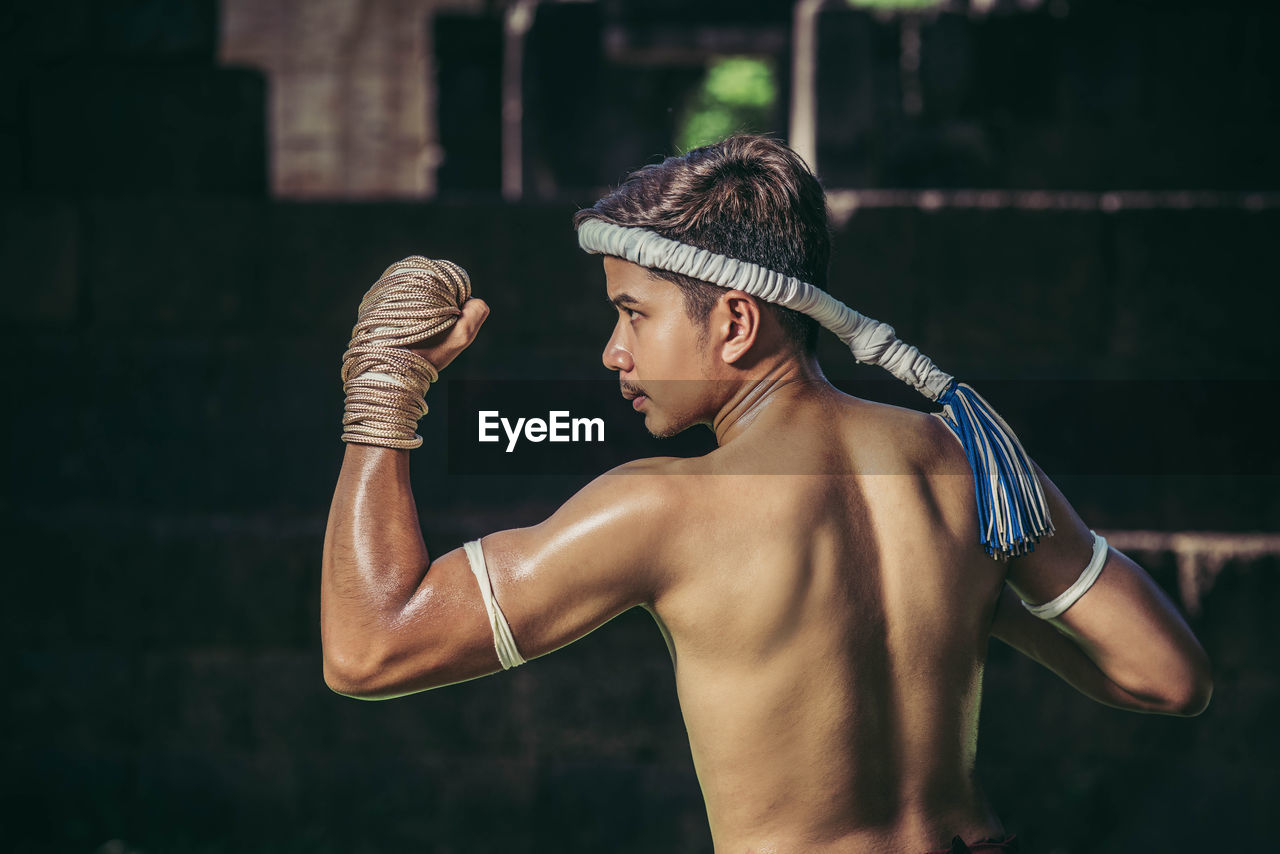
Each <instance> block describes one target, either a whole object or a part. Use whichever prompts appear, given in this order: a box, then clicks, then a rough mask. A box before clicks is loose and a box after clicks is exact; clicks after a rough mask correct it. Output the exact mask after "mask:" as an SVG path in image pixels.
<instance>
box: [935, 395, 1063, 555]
mask: <svg viewBox="0 0 1280 854" xmlns="http://www.w3.org/2000/svg"><path fill="white" fill-rule="evenodd" d="M938 402H939V403H941V404H942V407H943V409H942V413H941V415H942V419H943V421H945V422H946V423H947V426H948V427H950V428H951V432H953V433H955V435H956V438H957V439H959V440H960V444H961V445H962V446H963V447H964V452H965V456H967V457H968V458H969V468H971V469H972V470H973V487H974V492H975V493H976V494H977V498H978V529H979V534H978V538H979V542H980V543H981V544H982V547H983V548H985V549H986V550H987V554H989V555H991V556H992V557H1013V556H1015V555H1020V554H1025V553H1027V552H1030V551H1033V550H1034V549H1035V544H1036V543H1037V542H1039V540H1040V538H1041V537H1046V536H1049V535H1051V534H1053V522H1052V521H1051V520H1050V519H1049V507H1048V503H1047V502H1046V501H1045V497H1044V491H1043V490H1041V488H1040V481H1039V479H1038V478H1037V477H1036V473H1035V469H1034V468H1033V467H1032V465H1031V459H1030V458H1029V457H1028V456H1027V452H1026V451H1024V450H1023V449H1022V443H1021V442H1019V441H1018V437H1017V436H1016V435H1014V432H1013V430H1012V429H1010V427H1009V425H1008V424H1006V423H1005V422H1004V419H1003V418H1001V417H1000V416H999V415H998V414H996V411H995V410H994V409H992V408H991V404H989V403H987V402H986V401H985V400H983V398H982V395H980V394H978V393H977V392H976V391H974V390H973V389H972V388H971V387H970V386H969V385H968V384H967V383H956V382H952V383H951V385H950V386H948V387H947V390H946V391H944V392H943V393H942V395H941V396H939V398H938Z"/></svg>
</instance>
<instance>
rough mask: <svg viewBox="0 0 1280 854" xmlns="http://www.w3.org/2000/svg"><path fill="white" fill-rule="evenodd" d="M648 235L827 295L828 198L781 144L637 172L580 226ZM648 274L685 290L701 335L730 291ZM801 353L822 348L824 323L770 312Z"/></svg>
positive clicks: (727, 149) (736, 147) (739, 144)
mask: <svg viewBox="0 0 1280 854" xmlns="http://www.w3.org/2000/svg"><path fill="white" fill-rule="evenodd" d="M588 219H600V220H604V221H605V222H609V223H613V224H614V225H622V226H632V227H639V228H647V229H649V230H651V231H655V232H657V233H658V234H660V235H662V236H663V237H666V238H668V239H670V240H678V241H680V242H681V243H688V244H690V245H693V246H697V247H698V248H700V249H707V250H710V251H712V252H716V253H718V254H720V255H727V256H729V257H730V258H737V259H739V260H741V261H750V262H752V263H754V264H759V265H760V266H762V267H765V268H768V269H770V270H777V271H778V272H779V273H783V274H785V275H788V276H795V277H796V278H797V279H800V280H802V281H805V282H809V283H811V284H813V285H816V286H817V287H820V288H824V289H825V288H826V286H827V265H828V262H829V260H830V258H831V232H830V231H829V230H828V226H827V205H826V196H825V195H824V194H823V191H822V186H821V185H820V184H819V183H818V179H817V178H815V177H814V176H813V173H812V172H810V171H809V167H808V166H806V165H805V162H804V161H803V160H801V159H800V157H799V155H797V154H796V153H795V152H794V151H792V150H791V149H790V148H788V147H787V146H785V145H783V144H782V143H781V142H778V141H777V140H774V139H770V138H768V137H764V136H753V135H746V134H740V135H737V136H731V137H729V138H728V139H725V140H723V141H721V142H717V143H714V144H712V145H704V146H702V147H701V148H695V149H693V150H692V151H690V152H688V153H687V154H684V155H682V156H680V157H668V158H667V159H666V160H663V161H662V162H661V163H656V164H652V165H649V166H645V167H643V168H641V169H638V170H636V171H635V172H632V173H631V174H630V175H628V176H627V179H626V180H625V181H623V182H622V184H621V185H620V186H619V187H618V188H617V189H615V190H614V191H613V192H611V193H609V195H607V196H605V197H604V198H602V199H601V200H600V201H598V202H596V203H595V205H593V206H592V207H590V208H585V209H583V210H580V211H578V212H577V213H576V214H575V215H574V217H573V224H574V226H575V227H577V226H579V225H581V224H582V223H583V222H585V221H586V220H588ZM650 273H651V274H652V275H654V276H657V277H658V278H660V279H664V280H666V281H668V282H671V283H672V284H674V285H676V286H677V287H678V288H680V292H681V295H682V296H683V298H684V306H685V311H686V312H688V314H689V318H690V319H691V320H692V321H693V322H694V324H695V325H697V326H698V327H699V328H700V329H703V330H705V328H706V324H707V318H708V317H709V316H710V314H711V308H712V306H714V305H715V303H716V300H718V299H719V298H720V295H721V294H723V293H724V288H721V287H719V286H717V285H712V284H709V283H707V282H704V281H701V280H700V279H693V278H690V277H688V276H683V275H680V274H679V273H671V272H668V271H666V270H650ZM764 304H765V305H766V306H767V308H768V309H770V310H772V311H773V312H774V316H775V317H777V319H778V322H779V324H780V325H781V326H782V329H783V332H784V333H785V334H786V337H787V340H788V342H790V343H791V344H792V345H793V346H794V347H795V348H796V350H797V351H798V352H801V353H805V354H811V353H813V352H814V351H815V350H816V349H817V346H818V322H817V321H816V320H814V319H813V318H811V317H809V316H808V315H805V314H801V313H800V312H797V311H792V310H791V309H788V308H783V307H782V306H778V305H774V304H772V303H764Z"/></svg>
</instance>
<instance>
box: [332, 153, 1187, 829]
mask: <svg viewBox="0 0 1280 854" xmlns="http://www.w3.org/2000/svg"><path fill="white" fill-rule="evenodd" d="M595 218H599V219H605V220H608V221H612V222H615V223H620V224H622V225H627V226H639V227H643V228H650V229H653V230H656V231H660V232H662V233H664V234H665V235H666V236H668V237H672V238H673V239H677V240H682V241H684V242H686V243H689V244H693V245H696V246H699V247H706V248H708V249H711V250H712V251H715V252H719V253H722V254H725V255H728V256H730V257H736V258H745V259H746V260H750V261H753V262H755V263H757V264H760V265H762V266H764V267H768V268H770V269H775V270H781V271H783V272H784V273H786V274H787V275H792V276H798V277H801V278H803V279H804V280H806V281H810V282H814V283H815V284H818V285H822V284H823V283H824V282H825V276H826V264H827V256H828V252H829V238H828V232H827V224H826V212H825V204H824V201H823V196H822V190H821V188H820V187H819V185H818V184H817V181H816V179H814V178H813V176H812V175H811V174H810V173H809V172H808V170H807V169H806V168H805V167H804V165H803V163H802V162H801V161H799V159H798V158H796V157H795V156H794V155H793V154H792V153H791V152H790V151H789V150H788V149H786V148H785V147H784V146H782V145H781V144H779V143H776V142H773V141H771V140H767V139H762V138H758V137H738V138H733V139H730V140H728V141H726V142H724V143H721V144H718V145H716V146H711V147H708V148H706V149H702V150H698V151H695V152H691V153H690V154H688V155H685V156H684V157H682V158H670V159H669V160H668V161H667V162H665V163H663V164H661V165H660V166H651V167H647V168H646V169H645V170H641V171H640V172H639V173H636V175H633V176H632V177H631V178H630V179H629V180H628V181H627V182H626V183H624V185H623V186H622V187H620V188H619V189H618V190H616V191H615V192H614V193H613V194H611V195H610V196H608V197H606V198H605V199H603V200H601V202H599V203H597V205H596V207H595V208H593V209H591V210H589V211H583V212H580V213H579V218H578V222H579V224H581V223H582V222H585V221H587V220H591V219H595ZM603 263H604V272H605V278H606V290H607V296H608V299H609V300H610V301H611V302H612V303H613V304H614V305H615V306H616V309H617V322H616V325H615V327H614V329H613V332H612V335H611V336H610V337H609V339H608V342H607V344H606V345H605V348H604V353H603V360H604V364H605V366H606V367H607V368H609V369H610V370H613V371H616V372H617V373H618V376H619V382H620V385H621V390H622V393H623V394H624V395H625V396H627V397H629V398H632V399H633V402H634V407H635V409H636V410H638V411H639V412H640V413H642V414H643V417H644V421H645V424H646V426H647V428H648V429H649V430H650V432H652V433H654V434H655V435H672V434H675V433H677V432H679V431H681V430H684V429H687V428H689V427H691V426H693V425H695V424H705V425H708V426H709V427H710V428H711V429H712V430H713V431H714V432H715V436H716V440H717V445H718V447H717V448H716V450H714V451H713V452H711V453H709V454H707V455H706V456H704V457H699V458H696V459H678V458H657V459H647V460H640V461H637V462H634V463H630V464H627V465H624V466H621V467H620V468H618V469H615V470H613V471H611V472H609V473H607V474H605V475H603V476H601V477H599V478H597V479H596V480H595V481H593V482H592V483H590V484H589V485H588V486H586V487H585V488H583V489H582V491H580V492H579V493H578V494H576V495H574V496H573V497H572V498H571V499H569V500H568V501H567V502H566V503H565V504H564V505H563V506H562V507H561V508H560V509H559V510H558V511H557V512H556V513H555V514H554V515H553V516H551V517H550V518H549V519H547V520H546V521H545V522H543V523H542V524H540V525H536V526H534V527H531V528H524V529H519V530H510V531H502V532H499V533H495V534H490V535H488V536H486V537H484V538H483V540H482V541H481V550H482V551H481V554H480V555H479V559H480V562H481V564H482V565H483V564H486V563H487V572H488V576H489V578H488V581H489V584H490V585H491V588H490V589H491V593H492V596H493V597H494V598H495V599H496V603H497V611H498V612H499V613H500V614H502V615H505V623H506V625H507V626H509V631H510V637H511V638H512V639H514V643H515V647H516V649H517V651H518V656H522V657H523V658H524V659H532V658H535V657H538V656H541V655H545V654H547V653H549V652H551V651H553V650H556V649H558V648H560V647H562V646H564V645H566V644H568V643H571V642H572V641H574V640H576V639H578V638H580V637H582V636H583V635H585V634H586V633H588V632H590V631H591V630H592V629H595V628H596V627H598V626H599V625H601V624H602V623H604V622H606V621H607V620H609V619H611V618H613V617H615V616H617V615H618V614H620V613H622V612H623V611H626V610H627V609H629V608H632V607H634V606H637V605H639V606H641V607H643V608H645V609H646V610H648V611H649V612H650V613H651V614H652V615H653V618H654V620H655V622H656V623H657V625H658V627H659V629H660V630H661V631H662V634H663V635H664V637H665V638H666V641H667V644H668V647H669V649H670V651H671V657H672V660H673V662H674V666H675V675H676V685H677V689H678V692H679V699H680V706H681V710H682V712H683V716H684V721H685V724H686V727H687V729H688V733H689V741H690V745H691V748H692V754H693V760H694V766H695V768H696V770H697V774H698V779H699V782H700V784H701V787H702V791H703V795H704V798H705V801H706V807H707V815H708V819H709V822H710V827H711V833H712V837H713V840H714V843H715V850H716V852H717V854H741V852H758V853H759V854H764V852H772V854H793V852H798V853H799V854H827V852H830V854H836V852H840V854H854V852H912V854H920V852H926V851H931V850H935V849H946V850H952V849H950V848H947V846H949V845H951V844H952V841H953V839H954V838H955V837H957V836H958V837H960V838H961V840H964V841H967V842H968V843H969V844H970V845H971V846H972V850H974V851H996V850H1015V849H1014V846H1015V845H1016V842H1014V841H1012V840H1011V839H1009V838H1007V837H1006V836H1005V829H1004V828H1003V827H1002V826H1001V823H1000V821H999V819H998V818H997V817H996V815H995V814H994V813H993V812H992V810H991V809H990V807H989V806H988V804H987V802H986V800H985V798H984V796H983V793H982V791H981V789H980V787H979V786H978V784H977V782H976V781H975V780H974V776H973V768H974V754H975V750H976V739H977V732H978V710H979V706H980V703H981V692H982V673H983V664H984V660H985V657H986V649H987V642H988V638H989V637H991V636H995V637H998V638H1001V639H1002V640H1004V641H1006V642H1007V643H1009V644H1011V645H1013V646H1015V647H1016V648H1018V649H1020V650H1022V651H1023V652H1025V653H1026V654H1028V655H1029V656H1031V657H1032V658H1034V659H1036V660H1038V661H1040V662H1041V663H1043V664H1044V665H1045V666H1047V667H1049V668H1051V669H1053V670H1054V671H1055V672H1057V673H1058V674H1060V675H1061V676H1062V677H1063V678H1064V679H1066V680H1067V681H1068V682H1069V683H1070V684H1072V685H1073V686H1075V687H1076V688H1077V689H1079V690H1080V691H1082V692H1083V693H1085V694H1086V695H1088V696H1090V697H1092V698H1094V699H1096V700H1098V701H1099V702H1102V703H1106V704H1108V705H1112V706H1117V707H1120V708H1127V709H1133V710H1137V711H1143V712H1155V713H1160V714H1170V715H1195V714H1198V713H1199V712H1200V711H1201V710H1203V709H1204V707H1205V705H1206V704H1207V702H1208V698H1209V694H1210V691H1211V687H1210V684H1211V683H1210V679H1209V675H1208V673H1209V670H1208V662H1207V659H1206V657H1205V654H1204V652H1203V650H1202V649H1201V647H1200V645H1199V644H1198V643H1197V641H1196V639H1195V638H1194V636H1193V635H1192V633H1191V632H1190V630H1189V629H1188V627H1187V625H1186V623H1185V622H1184V621H1183V620H1182V618H1181V617H1180V616H1179V614H1178V612H1177V610H1176V609H1175V607H1174V606H1173V605H1172V604H1171V603H1170V601H1169V600H1168V599H1167V598H1166V597H1165V595H1164V594H1163V593H1162V592H1161V591H1160V589H1159V588H1158V587H1157V586H1156V585H1155V584H1154V583H1153V582H1152V580H1151V579H1150V578H1149V576H1148V575H1147V574H1146V573H1145V572H1144V571H1143V570H1142V569H1141V568H1140V567H1138V566H1137V565H1136V564H1134V563H1133V562H1132V561H1131V560H1129V559H1128V558H1127V557H1125V556H1124V555H1123V554H1121V553H1119V552H1117V551H1115V550H1114V549H1110V550H1109V551H1106V552H1103V551H1099V552H1098V554H1099V555H1105V563H1104V564H1102V567H1103V568H1102V571H1101V574H1100V575H1099V576H1097V578H1096V581H1095V582H1094V583H1093V585H1092V587H1090V588H1089V589H1088V591H1087V592H1086V593H1085V594H1084V595H1083V596H1082V597H1081V598H1079V599H1078V601H1076V602H1075V604H1073V605H1071V606H1070V608H1069V609H1068V610H1066V611H1065V613H1062V614H1061V615H1059V616H1057V617H1055V618H1053V619H1040V618H1037V617H1036V616H1033V614H1032V613H1031V612H1029V610H1028V609H1027V608H1024V607H1023V604H1022V603H1021V602H1019V599H1022V600H1024V601H1025V602H1028V603H1045V602H1047V601H1049V600H1053V599H1054V598H1055V597H1058V596H1059V594H1062V593H1063V592H1064V591H1065V590H1067V589H1068V588H1069V587H1071V586H1072V585H1073V583H1075V582H1076V580H1077V578H1078V577H1079V576H1081V571H1082V569H1083V568H1084V567H1085V566H1086V565H1087V564H1090V562H1091V557H1092V555H1093V538H1092V536H1091V533H1090V531H1089V528H1088V527H1087V526H1086V525H1085V523H1084V522H1082V521H1081V519H1080V518H1079V516H1078V515H1077V514H1076V512H1075V511H1074V510H1073V509H1072V507H1071V506H1070V504H1068V503H1067V501H1066V500H1065V499H1064V498H1063V496H1062V495H1061V493H1060V492H1059V491H1058V490H1057V489H1056V488H1055V487H1054V485H1053V484H1052V483H1051V482H1050V481H1049V479H1048V478H1047V477H1045V476H1044V474H1043V473H1042V472H1039V477H1040V479H1041V483H1042V485H1043V488H1044V492H1045V496H1046V498H1047V502H1048V506H1049V509H1050V512H1051V514H1052V519H1053V522H1054V525H1055V526H1056V529H1057V532H1056V534H1055V535H1054V536H1052V537H1048V538H1046V539H1044V540H1043V541H1042V542H1040V543H1039V545H1038V546H1037V547H1036V549H1035V550H1034V552H1032V553H1030V554H1024V555H1020V556H1018V557H1014V558H1012V559H1009V560H993V559H992V558H991V557H990V556H989V555H988V554H987V553H986V552H985V551H984V550H983V548H982V547H981V546H979V545H978V544H977V542H976V539H975V536H974V534H975V531H976V530H977V529H978V525H979V522H978V516H977V510H976V509H975V495H974V479H973V475H972V472H971V470H970V468H969V462H968V460H967V458H966V456H965V454H964V451H963V450H962V448H961V445H960V443H959V442H958V441H957V439H956V437H955V435H953V433H952V432H951V430H950V429H949V428H948V427H947V425H946V424H945V423H944V422H943V421H942V420H940V419H939V418H936V417H934V416H933V415H929V414H923V413H919V412H915V411H912V410H907V409H901V408H897V407H892V406H886V405H881V404H877V403H872V402H869V401H865V400H860V399H858V398H855V397H851V396H849V395H846V394H843V393H841V392H839V391H837V390H836V389H835V388H833V387H832V386H831V385H830V384H829V383H828V382H827V380H826V379H825V378H824V377H823V374H822V371H821V370H820V368H819V366H818V363H817V361H816V359H815V358H814V346H813V344H814V340H813V339H814V334H815V332H816V330H815V328H814V326H813V324H812V323H811V322H809V321H808V319H807V318H805V317H804V316H803V315H799V314H797V313H795V312H790V311H788V310H786V309H781V308H779V307H777V306H774V305H771V304H770V303H768V302H765V301H763V300H760V299H757V298H755V297H753V296H751V295H750V294H748V293H746V292H745V291H743V290H737V289H724V288H718V287H715V286H712V285H707V284H705V283H699V282H689V281H687V280H682V278H681V277H680V276H678V275H673V274H670V273H668V272H665V271H662V270H650V269H646V268H644V267H641V266H638V265H636V264H634V263H631V262H630V261H627V260H624V259H622V258H618V257H610V256H606V257H605V258H604V261H603ZM487 314H488V308H487V306H485V304H484V303H483V302H481V301H480V300H479V299H471V300H469V301H468V302H467V303H466V304H465V305H464V306H463V311H462V315H461V317H460V318H459V320H458V322H457V324H456V325H455V326H454V327H453V328H452V329H451V330H449V331H448V332H447V333H441V334H440V335H437V336H434V337H433V338H431V339H429V340H427V341H426V342H423V343H422V344H420V345H417V346H416V347H415V349H414V351H415V352H417V353H419V354H420V355H423V356H425V357H426V358H427V359H429V360H430V361H431V362H432V363H433V364H434V365H436V366H437V367H443V366H445V365H447V364H448V363H449V362H450V361H451V360H452V359H453V358H455V357H456V356H457V355H458V354H459V353H460V352H462V350H464V349H465V348H466V347H467V345H469V344H470V343H471V341H473V340H474V338H475V337H476V335H477V333H478V331H479V329H480V326H481V324H482V323H483V321H484V319H485V317H486V315H487ZM1037 471H1038V469H1037ZM673 475H685V476H682V477H681V476H673ZM447 500H448V498H447V496H440V497H439V501H441V502H444V501H447ZM475 557H476V556H475V555H473V559H472V560H470V561H469V559H468V555H467V554H466V552H465V551H464V550H462V549H458V550H455V551H452V552H449V553H448V554H445V555H443V556H441V557H438V558H436V559H435V560H432V559H431V558H430V557H429V556H428V555H427V552H426V549H425V547H424V544H423V540H422V536H421V533H420V530H419V521H418V514H417V509H416V507H415V504H414V499H413V495H412V492H411V490H410V482H409V454H408V452H407V451H405V450H393V449H388V448H382V447H373V446H369V445H363V444H355V443H352V444H349V445H348V446H347V450H346V457H345V459H344V461H343V466H342V472H341V475H340V477H339V481H338V485H337V491H336V493H335V495H334V499H333V505H332V509H331V511H330V516H329V525H328V531H327V534H326V538H325V550H324V566H323V587H322V592H323V601H322V632H323V643H324V666H325V679H326V681H327V683H328V684H329V686H330V687H331V688H332V689H333V690H335V691H337V692H339V693H341V694H346V695H350V696H354V697H362V698H368V699H377V698H387V697H394V696H399V695H403V694H408V693H412V692H416V691H423V690H426V689H429V688H435V687H438V686H443V685H448V684H450V683H454V682H459V681H462V680H466V679H473V678H476V677H478V676H483V675H486V674H490V673H494V672H495V671H497V670H498V669H499V667H500V659H499V654H498V653H497V652H495V645H496V641H495V635H496V633H498V629H497V628H495V625H496V624H495V623H494V622H493V621H492V618H491V615H490V612H489V611H488V610H486V604H485V602H484V600H483V599H482V596H481V595H480V593H479V588H478V584H477V582H478V581H480V584H481V585H483V583H484V582H483V580H482V575H481V573H480V572H478V571H476V570H475V568H474V566H475V564H474V559H475ZM1102 559H1103V558H1102V557H1099V560H1102ZM510 663H512V662H510V661H508V662H507V664H510ZM516 663H518V659H517V662H516ZM987 840H990V841H991V842H990V843H989V844H979V842H980V841H987ZM954 850H965V848H964V846H963V845H962V844H957V846H956V847H955V849H954Z"/></svg>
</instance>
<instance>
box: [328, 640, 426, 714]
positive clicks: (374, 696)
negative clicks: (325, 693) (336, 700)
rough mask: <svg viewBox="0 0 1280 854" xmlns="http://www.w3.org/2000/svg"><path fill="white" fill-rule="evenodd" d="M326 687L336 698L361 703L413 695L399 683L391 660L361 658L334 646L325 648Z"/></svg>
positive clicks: (372, 656) (364, 655) (373, 656)
mask: <svg viewBox="0 0 1280 854" xmlns="http://www.w3.org/2000/svg"><path fill="white" fill-rule="evenodd" d="M324 684H325V685H327V686H329V690H330V691H333V692H334V693H335V694H341V695H342V696H344V697H352V698H354V699H357V700H388V699H390V698H392V697H400V696H403V695H404V694H406V693H409V692H407V691H405V690H404V689H403V688H402V687H401V686H400V685H399V684H398V683H397V681H396V678H395V667H394V666H393V665H392V664H391V659H390V658H389V657H388V656H385V655H380V654H377V653H375V652H372V651H366V652H364V653H361V654H357V653H354V652H351V651H344V650H342V649H340V648H334V647H333V646H332V645H330V644H325V647H324Z"/></svg>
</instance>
